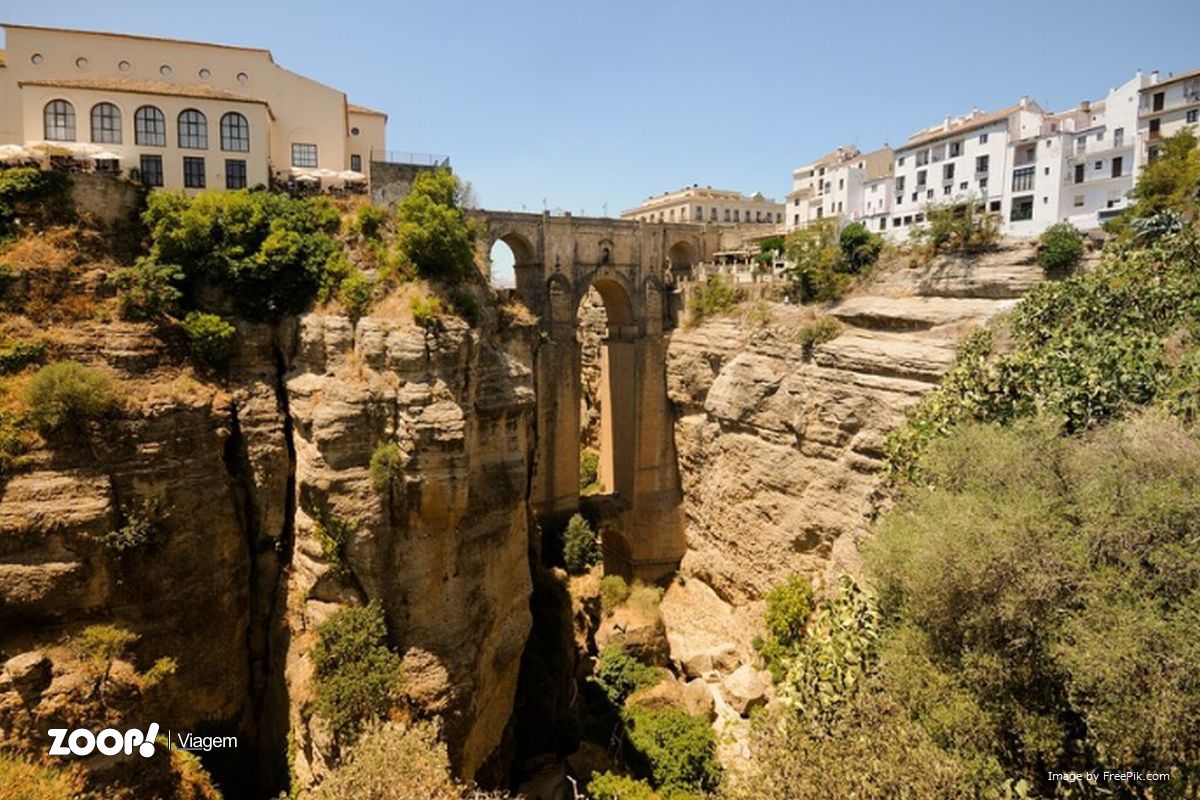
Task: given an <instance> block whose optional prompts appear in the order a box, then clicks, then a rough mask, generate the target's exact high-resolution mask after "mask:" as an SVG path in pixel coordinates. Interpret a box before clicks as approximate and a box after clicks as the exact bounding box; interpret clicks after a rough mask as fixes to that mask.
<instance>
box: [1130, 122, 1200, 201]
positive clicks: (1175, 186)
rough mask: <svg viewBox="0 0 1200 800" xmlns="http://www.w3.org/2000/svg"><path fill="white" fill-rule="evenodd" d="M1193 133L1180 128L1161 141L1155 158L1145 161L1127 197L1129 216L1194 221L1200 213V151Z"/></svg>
mask: <svg viewBox="0 0 1200 800" xmlns="http://www.w3.org/2000/svg"><path fill="white" fill-rule="evenodd" d="M1196 148H1197V140H1196V134H1195V133H1193V132H1192V131H1191V129H1189V128H1183V129H1182V130H1180V131H1179V132H1178V133H1176V134H1174V135H1173V136H1169V137H1167V138H1166V139H1164V140H1163V142H1162V144H1161V145H1160V149H1159V154H1158V157H1157V158H1155V159H1154V160H1153V161H1150V162H1148V163H1147V164H1146V165H1145V166H1144V167H1143V168H1142V172H1141V174H1140V175H1139V176H1138V181H1137V185H1136V186H1134V187H1133V191H1131V192H1130V194H1129V196H1130V198H1132V200H1133V206H1132V207H1131V208H1130V210H1129V214H1128V216H1129V217H1130V218H1132V219H1145V218H1150V217H1154V216H1155V215H1157V214H1161V213H1164V212H1171V213H1176V214H1180V215H1182V216H1183V217H1184V218H1186V219H1195V218H1196V214H1197V211H1198V210H1200V150H1197V149H1196Z"/></svg>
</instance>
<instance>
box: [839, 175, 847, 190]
mask: <svg viewBox="0 0 1200 800" xmlns="http://www.w3.org/2000/svg"><path fill="white" fill-rule="evenodd" d="M845 187H846V179H845V178H838V188H839V189H844V188H845Z"/></svg>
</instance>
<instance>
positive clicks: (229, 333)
mask: <svg viewBox="0 0 1200 800" xmlns="http://www.w3.org/2000/svg"><path fill="white" fill-rule="evenodd" d="M183 330H184V333H186V334H187V338H188V345H189V346H190V347H191V349H192V356H193V357H194V358H195V359H196V360H197V361H198V362H200V363H201V364H203V365H205V366H206V367H213V368H221V367H224V366H225V365H226V364H227V363H228V362H229V359H230V358H231V357H232V356H233V349H234V344H235V342H236V340H237V329H236V328H234V327H233V326H232V325H230V324H229V323H228V322H226V321H225V320H223V319H221V318H220V317H218V316H217V315H216V314H205V313H204V312H201V311H191V312H189V313H188V315H187V316H186V317H184V318H183Z"/></svg>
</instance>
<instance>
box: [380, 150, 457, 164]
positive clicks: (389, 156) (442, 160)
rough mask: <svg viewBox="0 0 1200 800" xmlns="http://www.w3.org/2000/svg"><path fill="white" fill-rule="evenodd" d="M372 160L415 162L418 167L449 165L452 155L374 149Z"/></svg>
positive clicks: (400, 162)
mask: <svg viewBox="0 0 1200 800" xmlns="http://www.w3.org/2000/svg"><path fill="white" fill-rule="evenodd" d="M371 160H372V161H384V162H387V163H389V164H413V165H415V166H418V167H449V166H450V156H444V155H438V154H437V153H416V152H412V151H409V150H372V151H371Z"/></svg>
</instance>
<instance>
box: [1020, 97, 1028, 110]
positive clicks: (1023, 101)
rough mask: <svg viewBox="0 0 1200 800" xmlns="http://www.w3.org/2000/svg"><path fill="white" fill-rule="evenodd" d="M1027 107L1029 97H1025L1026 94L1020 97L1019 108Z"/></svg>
mask: <svg viewBox="0 0 1200 800" xmlns="http://www.w3.org/2000/svg"><path fill="white" fill-rule="evenodd" d="M1028 105H1029V95H1027V94H1023V95H1021V103H1020V106H1021V108H1026V107H1028Z"/></svg>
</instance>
